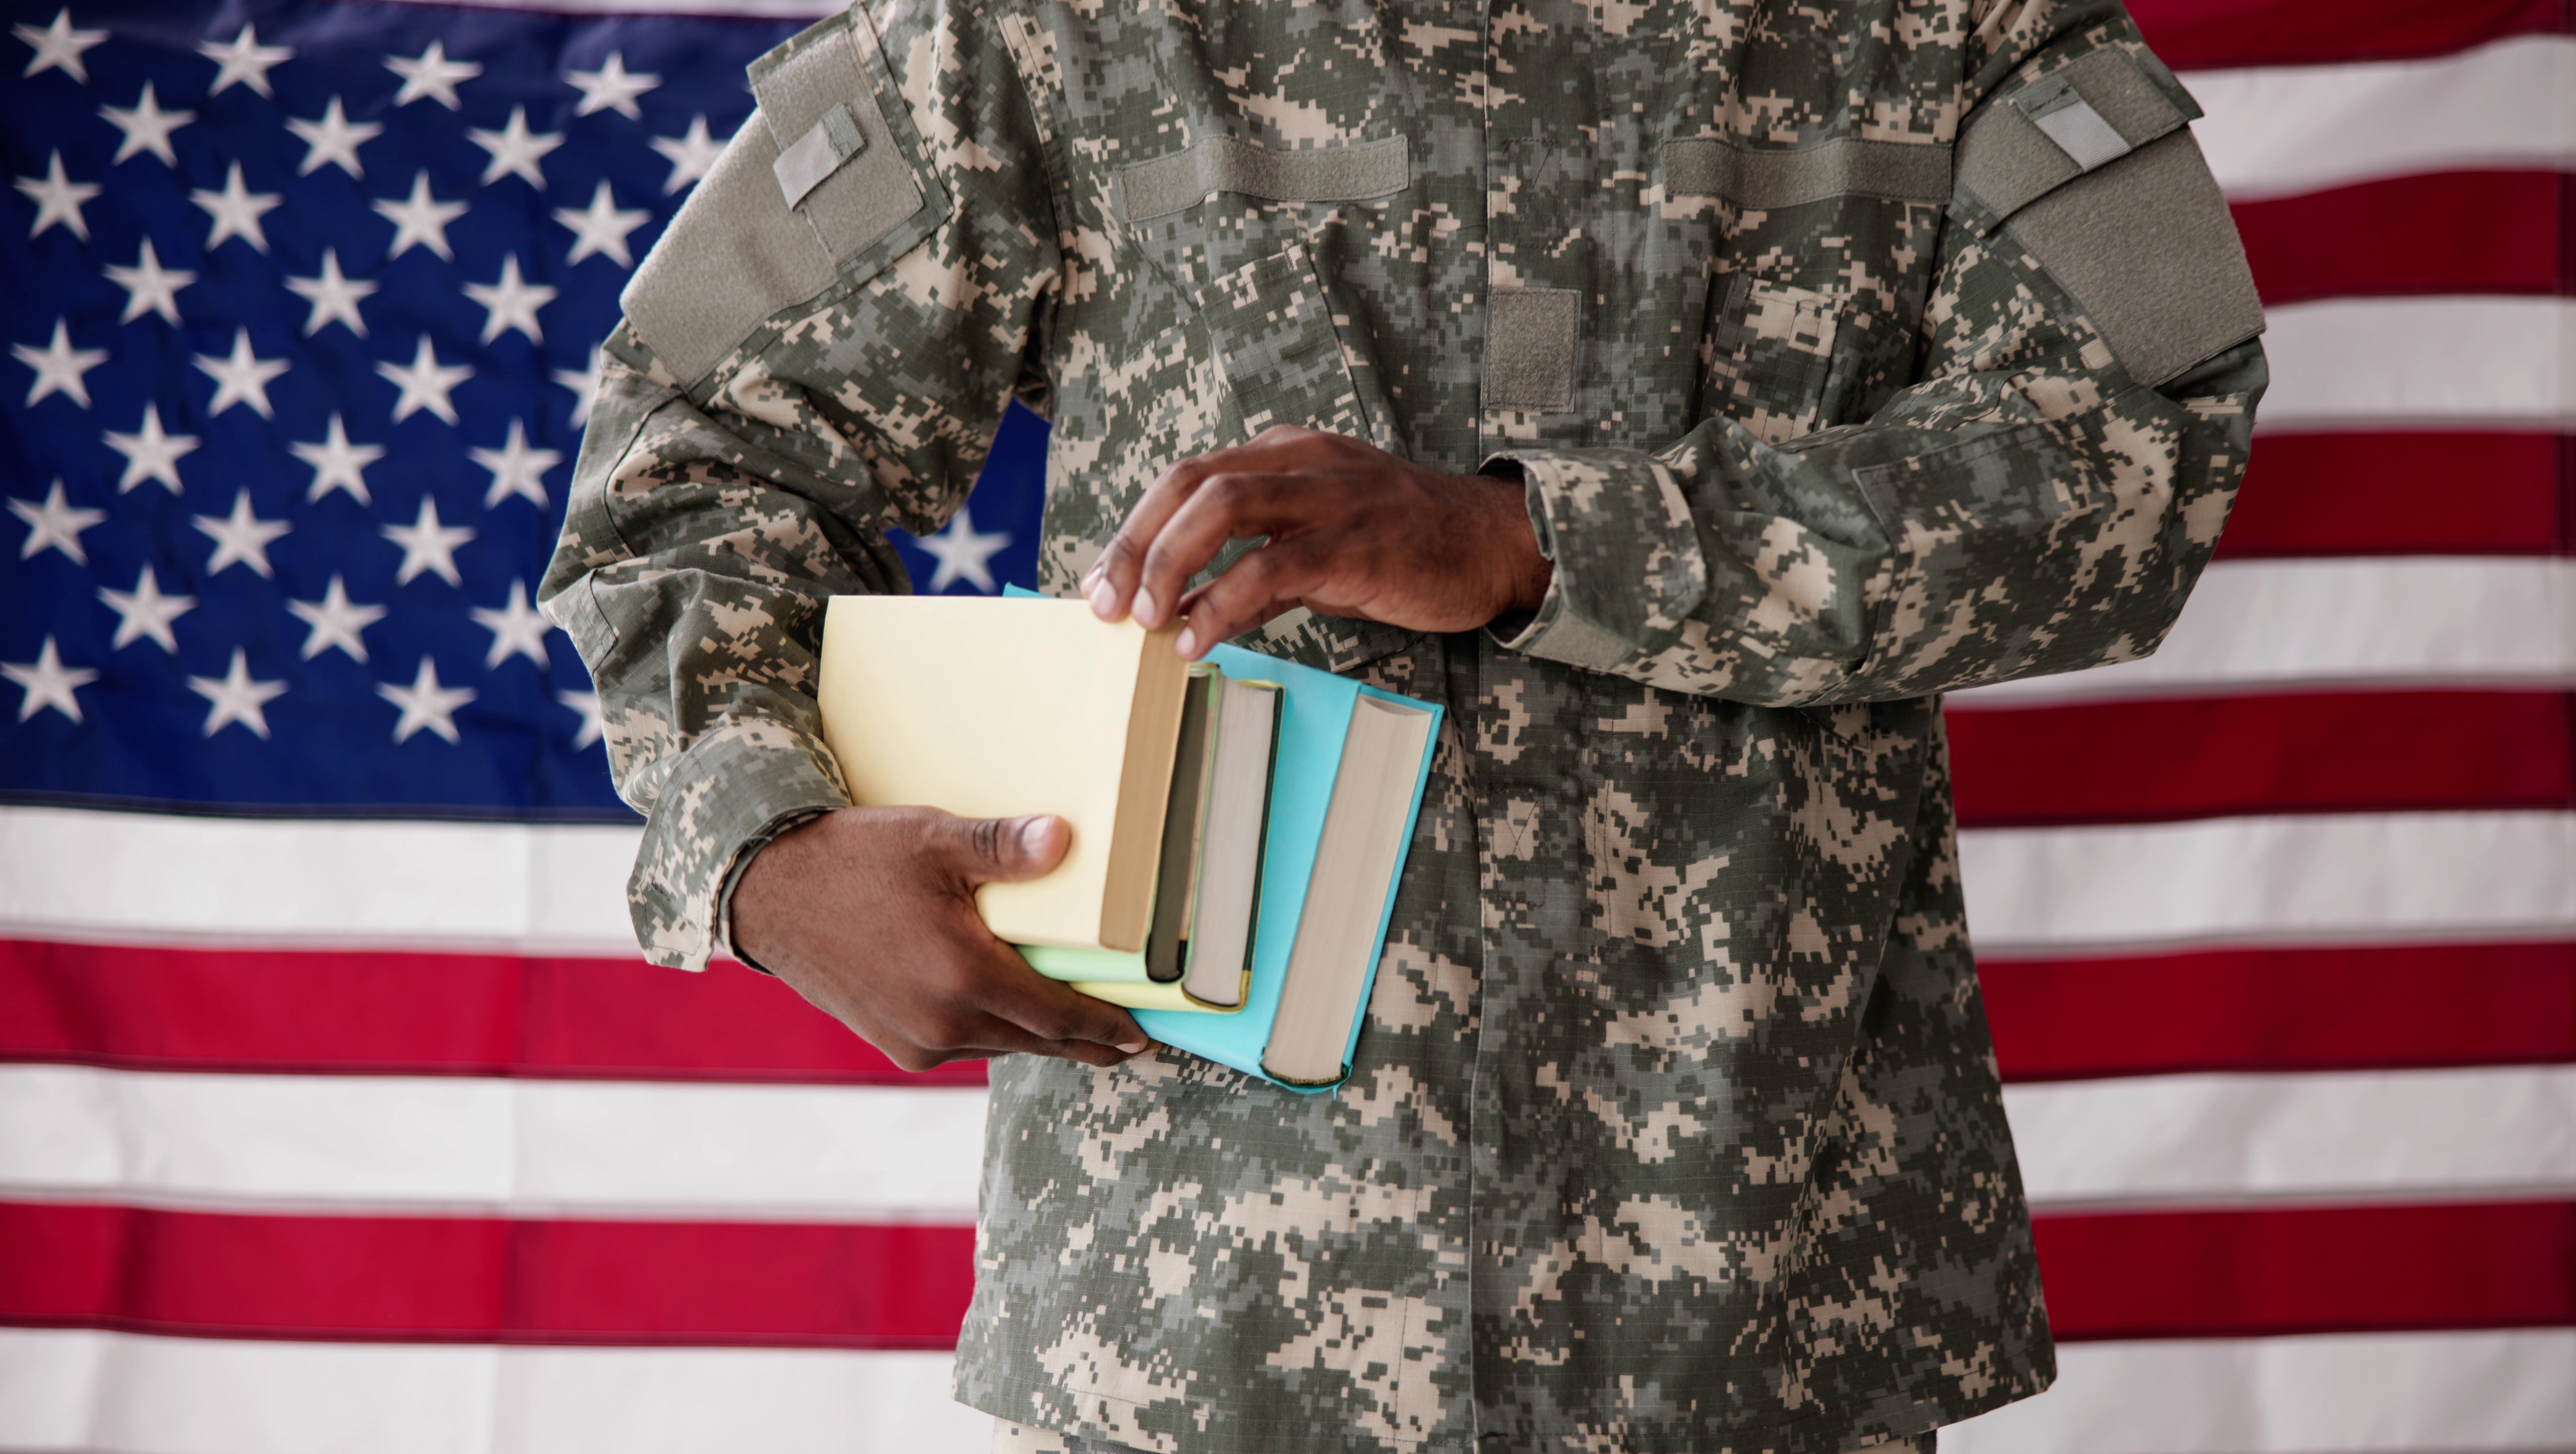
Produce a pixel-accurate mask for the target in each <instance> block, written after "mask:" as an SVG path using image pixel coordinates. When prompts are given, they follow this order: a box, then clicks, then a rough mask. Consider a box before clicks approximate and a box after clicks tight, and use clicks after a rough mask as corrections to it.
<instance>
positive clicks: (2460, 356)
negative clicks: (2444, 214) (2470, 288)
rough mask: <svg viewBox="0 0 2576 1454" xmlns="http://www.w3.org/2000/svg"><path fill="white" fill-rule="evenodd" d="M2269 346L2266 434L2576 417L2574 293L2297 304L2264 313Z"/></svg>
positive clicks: (2542, 423)
mask: <svg viewBox="0 0 2576 1454" xmlns="http://www.w3.org/2000/svg"><path fill="white" fill-rule="evenodd" d="M2462 225H2464V226H2465V225H2468V224H2465V223H2464V224H2462ZM2358 245H2361V244H2356V246H2358ZM2263 350H2264V353H2265V355H2266V357H2267V358H2268V359H2269V361H2270V364H2271V369H2272V386H2271V388H2270V390H2269V391H2268V392H2266V393H2265V394H2264V395H2263V404H2262V407H2261V409H2260V410H2258V411H2257V412H2256V415H2255V421H2256V422H2255V431H2256V432H2257V433H2260V434H2282V433H2292V432H2316V431H2320V430H2338V431H2342V430H2390V429H2537V430H2549V429H2556V428H2563V427H2567V426H2568V425H2570V424H2571V423H2576V301H2571V300H2568V299H2564V298H2533V297H2499V298H2461V297H2417V298H2335V299H2329V300H2327V301H2324V302H2317V303H2287V304H2283V305H2281V306H2279V307H2276V308H2272V309H2269V310H2267V311H2266V312H2265V314H2264V331H2263Z"/></svg>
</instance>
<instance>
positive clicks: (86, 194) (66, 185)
mask: <svg viewBox="0 0 2576 1454" xmlns="http://www.w3.org/2000/svg"><path fill="white" fill-rule="evenodd" d="M17 185H18V190H19V191H21V192H24V193H26V194H27V195H28V197H30V198H32V199H33V200H34V201H35V204H36V225H35V226H33V227H31V228H28V229H27V235H28V236H29V237H42V236H44V234H45V229H46V228H48V227H51V226H53V225H54V224H55V223H57V222H59V223H61V224H62V225H63V226H65V227H67V228H69V229H71V234H72V236H74V237H77V238H79V239H80V240H81V241H83V242H87V241H89V222H88V220H87V219H86V218H84V217H82V216H81V207H82V205H83V204H85V203H87V202H88V201H89V199H90V198H92V197H95V196H97V195H98V188H97V187H96V186H93V185H92V184H90V183H88V182H75V181H73V180H72V179H71V178H69V177H66V176H64V175H63V154H62V153H61V152H55V153H54V154H53V157H52V158H51V159H50V160H48V161H47V162H46V163H45V175H44V176H43V178H41V179H39V178H36V177H20V178H18V179H17ZM602 185H603V186H604V185H606V184H605V183H602Z"/></svg>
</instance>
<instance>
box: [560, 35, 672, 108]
mask: <svg viewBox="0 0 2576 1454" xmlns="http://www.w3.org/2000/svg"><path fill="white" fill-rule="evenodd" d="M565 79H566V80H568V81H570V82H571V83H572V84H573V85H574V86H576V87H578V88H579V89H580V91H581V104H580V105H579V106H576V107H574V108H573V111H572V114H573V115H575V116H588V115H589V114H591V113H592V112H594V111H614V112H616V113H617V114H618V115H620V116H623V117H625V118H626V119H628V120H630V121H641V120H643V119H644V113H643V112H642V111H641V110H638V109H637V108H636V105H635V98H636V97H638V96H641V95H643V94H644V93H645V92H647V91H650V90H652V89H653V88H654V87H656V86H658V85H661V84H662V78H661V77H660V76H654V75H647V74H645V73H643V72H641V71H637V72H634V73H632V74H629V73H628V71H627V69H626V56H625V54H624V53H623V52H621V51H610V52H609V53H608V64H606V65H604V66H601V67H600V68H599V69H598V70H595V71H567V72H566V73H565Z"/></svg>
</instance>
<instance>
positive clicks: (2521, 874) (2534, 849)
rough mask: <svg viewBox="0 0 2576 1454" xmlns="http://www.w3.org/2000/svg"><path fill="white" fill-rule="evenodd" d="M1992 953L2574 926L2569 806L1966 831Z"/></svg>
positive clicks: (1978, 922) (1981, 934) (1975, 916)
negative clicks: (2555, 809)
mask: <svg viewBox="0 0 2576 1454" xmlns="http://www.w3.org/2000/svg"><path fill="white" fill-rule="evenodd" d="M1959 857H1960V865H1961V867H1960V882H1961V885H1962V887H1963V888H1964V889H1965V890H1966V892H1967V899H1968V928H1969V932H1970V934H1971V935H1972V936H1973V937H1974V938H1975V940H1976V943H1977V948H1978V951H1979V952H1980V953H1981V954H1986V955H1989V956H1990V957H1996V958H2004V957H2010V956H2014V955H2024V956H2027V955H2035V954H2065V953H2072V952H2079V951H2083V950H2088V949H2114V948H2123V947H2129V946H2139V945H2148V944H2168V945H2179V944H2193V943H2202V944H2209V943H2263V942H2294V941H2306V942H2342V941H2350V940H2357V939H2413V938H2428V937H2443V936H2448V937H2452V938H2473V939H2498V938H2524V937H2546V936H2560V935H2567V934H2571V933H2576V813H2565V812H2524V813H2510V812H2506V813H2483V812H2477V813H2471V812H2462V813H2322V814H2312V815H2282V816H2262V817H2243V818H2213V819H2203V820H2197V821H2192V822H2184V823H2132V824H2122V825H2119V826H2116V827H2080V828H1979V829H1970V830H1966V831H1963V832H1961V833H1960V835H1959Z"/></svg>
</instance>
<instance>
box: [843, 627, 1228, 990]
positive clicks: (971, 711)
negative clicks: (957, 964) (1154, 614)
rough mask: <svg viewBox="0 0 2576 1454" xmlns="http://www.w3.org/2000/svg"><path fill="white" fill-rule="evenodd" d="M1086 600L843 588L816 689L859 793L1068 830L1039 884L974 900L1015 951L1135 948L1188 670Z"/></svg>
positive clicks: (1156, 635) (1158, 844)
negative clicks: (1029, 819) (1039, 820)
mask: <svg viewBox="0 0 2576 1454" xmlns="http://www.w3.org/2000/svg"><path fill="white" fill-rule="evenodd" d="M1178 633H1179V628H1178V627H1177V626H1166V627H1164V628H1163V629H1162V630H1160V631H1156V632H1151V633H1148V632H1147V631H1145V630H1144V629H1143V628H1141V627H1139V626H1137V625H1136V624H1135V623H1134V622H1133V621H1132V620H1131V621H1121V622H1118V623H1115V624H1111V623H1108V622H1104V621H1101V620H1099V619H1098V618H1096V617H1094V616H1093V615H1092V614H1091V608H1090V607H1089V606H1087V605H1085V604H1083V603H1082V602H1080V601H1050V600H1006V599H1000V598H991V597H980V598H979V597H962V596H835V597H833V598H832V602H831V604H830V606H829V607H828V608H827V609H826V611H825V613H824V617H823V654H822V665H821V671H820V679H819V680H818V682H817V683H816V693H815V694H816V696H818V697H819V698H820V699H821V704H822V711H823V740H824V742H825V743H826V744H827V745H828V746H830V748H831V749H832V755H833V756H834V757H836V758H838V759H839V761H840V765H841V773H842V776H843V778H844V779H845V780H846V781H847V782H848V784H849V787H850V794H851V797H852V798H853V799H854V800H855V801H857V802H858V803H860V804H861V805H863V806H868V807H904V806H927V807H933V808H944V809H946V810H947V811H949V812H951V813H955V814H957V815H959V816H960V817H967V818H1006V817H1016V816H1018V815H1020V814H1024V813H1053V814H1055V815H1056V816H1058V817H1060V818H1063V819H1064V820H1065V821H1066V823H1067V824H1069V825H1070V826H1071V827H1072V829H1073V843H1072V846H1071V847H1070V848H1068V849H1067V850H1066V852H1065V856H1064V861H1063V862H1062V863H1060V864H1058V865H1057V866H1056V868H1055V870H1054V871H1053V872H1051V873H1049V874H1047V875H1046V876H1045V877H1043V878H1039V879H1033V880H1030V881H1028V882H1025V883H1008V884H998V883H997V884H986V885H984V886H983V887H982V888H981V889H979V890H977V891H976V903H977V905H978V907H980V908H981V909H982V910H983V914H984V922H985V923H986V924H987V925H988V926H990V927H991V929H992V931H993V933H994V934H995V935H997V936H999V937H1000V938H1002V939H1005V940H1007V941H1009V942H1011V943H1014V944H1035V945H1055V946H1060V947H1063V948H1068V949H1107V950H1115V951H1121V952H1134V951H1137V950H1141V949H1143V948H1144V945H1145V933H1146V927H1147V922H1148V918H1149V916H1150V914H1151V912H1152V909H1153V904H1154V878H1155V872H1156V869H1157V867H1158V859H1159V857H1160V854H1161V849H1162V838H1163V814H1164V810H1165V805H1166V800H1167V798H1168V796H1169V790H1170V788H1171V783H1172V765H1173V756H1174V752H1175V749H1176V747H1177V745H1178V740H1179V737H1180V730H1181V703H1182V694H1183V688H1184V686H1185V684H1186V683H1187V681H1188V678H1189V663H1187V662H1185V661H1183V660H1182V659H1181V658H1180V657H1179V656H1178V655H1176V654H1174V653H1173V651H1172V638H1173V637H1174V636H1176V635H1177V634H1178Z"/></svg>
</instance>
